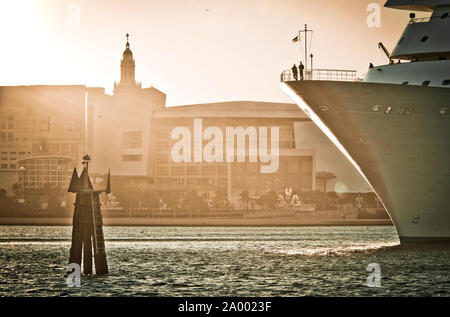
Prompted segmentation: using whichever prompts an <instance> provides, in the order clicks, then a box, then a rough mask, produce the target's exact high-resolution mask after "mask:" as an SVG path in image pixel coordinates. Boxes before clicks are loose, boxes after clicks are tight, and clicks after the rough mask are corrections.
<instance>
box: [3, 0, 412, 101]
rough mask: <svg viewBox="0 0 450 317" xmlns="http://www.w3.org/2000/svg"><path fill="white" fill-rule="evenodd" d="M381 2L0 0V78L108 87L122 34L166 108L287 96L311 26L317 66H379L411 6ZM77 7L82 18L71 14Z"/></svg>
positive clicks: (116, 72) (361, 69) (115, 76)
mask: <svg viewBox="0 0 450 317" xmlns="http://www.w3.org/2000/svg"><path fill="white" fill-rule="evenodd" d="M384 2H385V1H384V0H310V1H306V0H120V1H119V0H72V1H66V0H11V1H7V0H1V1H0V29H1V30H2V33H1V35H2V36H1V41H2V45H1V51H0V85H35V84H83V85H88V86H98V87H105V88H106V91H107V92H108V93H111V92H112V89H113V83H114V81H118V80H119V76H120V68H119V65H120V59H121V56H122V52H123V50H124V49H125V34H126V33H129V34H130V44H131V50H132V51H133V54H134V57H135V59H136V79H137V80H138V81H141V82H142V85H143V87H148V86H150V85H151V86H154V87H156V88H158V89H159V90H161V91H163V92H165V93H166V94H167V104H168V105H183V104H194V103H205V102H218V101H231V100H255V101H278V102H291V101H290V100H289V99H288V97H286V96H285V95H284V93H283V92H282V91H281V90H280V88H279V77H280V73H281V71H282V70H283V69H289V68H290V67H292V64H294V63H295V64H298V62H299V60H300V58H303V51H304V49H303V43H304V39H302V43H301V44H300V43H298V42H297V43H296V44H293V43H292V42H291V40H292V38H294V37H295V36H296V35H297V34H298V30H299V29H302V28H303V25H304V24H305V23H307V24H308V26H309V27H310V28H312V29H313V30H314V34H313V37H312V43H311V44H312V53H313V54H314V56H315V58H314V67H315V68H338V69H355V70H357V71H358V75H360V76H362V75H363V74H364V73H365V71H366V70H367V67H368V64H369V62H373V63H374V64H375V65H376V64H384V63H386V59H385V58H383V56H382V54H381V53H380V51H379V49H378V48H377V44H378V42H380V41H382V42H383V43H384V44H385V45H386V46H387V47H388V49H390V50H392V49H393V46H394V45H395V43H396V42H397V40H398V39H399V37H400V35H401V33H402V32H403V29H404V28H405V26H406V23H407V22H408V12H407V11H399V10H393V9H385V8H382V10H381V27H379V28H378V27H375V28H370V27H368V25H367V22H366V20H367V16H368V15H369V12H367V11H366V8H367V5H368V4H370V3H378V4H380V5H381V6H382V5H383V4H384ZM77 8H79V9H80V10H79V11H80V15H79V17H80V18H79V23H77V18H76V11H77Z"/></svg>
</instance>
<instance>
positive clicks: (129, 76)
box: [114, 33, 139, 91]
mask: <svg viewBox="0 0 450 317" xmlns="http://www.w3.org/2000/svg"><path fill="white" fill-rule="evenodd" d="M125 37H126V39H127V42H126V44H125V51H123V55H122V60H121V62H120V82H119V84H118V85H116V84H115V85H114V91H116V90H117V91H118V90H128V89H133V88H139V85H138V83H137V82H136V79H135V68H136V65H135V61H134V58H133V52H132V51H131V50H130V42H129V37H130V34H128V33H126V34H125Z"/></svg>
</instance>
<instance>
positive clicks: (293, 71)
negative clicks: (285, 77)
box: [291, 64, 298, 80]
mask: <svg viewBox="0 0 450 317" xmlns="http://www.w3.org/2000/svg"><path fill="white" fill-rule="evenodd" d="M291 70H292V75H293V76H294V79H295V80H298V76H297V75H298V72H297V66H296V65H295V64H294V66H292V68H291Z"/></svg>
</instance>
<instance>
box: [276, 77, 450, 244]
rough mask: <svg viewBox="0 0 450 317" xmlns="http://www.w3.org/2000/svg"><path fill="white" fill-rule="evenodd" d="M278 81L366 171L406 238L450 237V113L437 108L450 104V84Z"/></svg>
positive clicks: (405, 241) (394, 221) (435, 240)
mask: <svg viewBox="0 0 450 317" xmlns="http://www.w3.org/2000/svg"><path fill="white" fill-rule="evenodd" d="M281 85H282V89H283V90H285V91H286V93H288V95H290V96H291V97H292V98H293V100H294V101H296V102H297V103H298V104H299V106H300V107H301V108H302V109H303V110H305V111H306V112H307V113H309V115H310V116H311V118H312V119H313V121H314V122H315V123H316V124H317V125H318V126H319V127H320V128H321V129H322V131H324V132H325V133H326V134H327V136H328V137H329V138H330V139H331V140H332V141H333V142H334V143H335V144H336V145H337V146H338V147H339V148H340V149H341V151H342V152H343V153H344V154H345V155H346V156H347V157H348V159H349V160H350V161H351V162H352V163H353V164H354V165H355V167H356V168H357V169H359V171H360V172H361V174H362V175H363V176H364V177H365V178H366V180H367V181H368V182H369V184H370V185H371V186H372V188H373V189H374V190H375V192H376V193H377V195H378V197H379V198H380V200H381V201H382V202H383V204H384V206H385V207H386V210H387V211H388V213H389V215H390V217H391V219H392V221H393V223H394V224H395V226H396V228H397V231H398V234H399V237H400V240H401V242H402V243H408V242H413V243H415V242H441V241H450V164H449V163H450V114H441V113H440V112H441V111H442V112H444V111H445V110H444V108H447V109H448V108H449V107H450V89H447V88H433V87H420V86H407V85H395V84H377V83H363V82H356V83H354V82H330V81H302V82H287V83H282V84H281ZM388 107H391V108H388ZM389 109H391V111H390V113H386V112H389Z"/></svg>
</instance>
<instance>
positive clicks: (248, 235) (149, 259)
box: [0, 226, 450, 297]
mask: <svg viewBox="0 0 450 317" xmlns="http://www.w3.org/2000/svg"><path fill="white" fill-rule="evenodd" d="M71 229H72V227H70V226H2V227H0V264H1V265H0V296H290V297H292V296H422V295H423V296H450V248H448V247H442V246H441V247H433V248H424V247H421V248H411V247H403V246H400V243H399V240H398V236H397V233H396V231H395V228H394V227H392V226H373V227H364V226H352V227H105V228H104V231H105V239H106V252H107V259H108V264H109V271H110V273H109V274H108V275H106V276H86V275H82V277H81V287H79V288H78V287H68V285H67V281H66V274H65V272H66V269H67V264H68V259H69V248H70V239H71ZM371 263H375V264H376V265H378V266H379V268H380V272H379V273H380V274H379V280H380V286H379V287H369V286H368V277H369V275H370V274H371V272H368V271H367V267H368V265H369V264H371ZM372 286H373V285H372Z"/></svg>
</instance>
